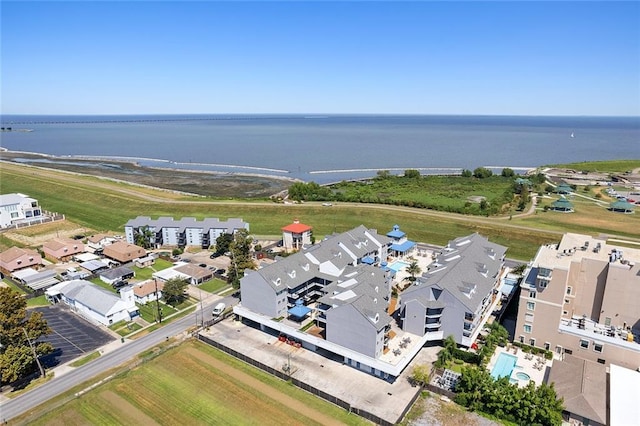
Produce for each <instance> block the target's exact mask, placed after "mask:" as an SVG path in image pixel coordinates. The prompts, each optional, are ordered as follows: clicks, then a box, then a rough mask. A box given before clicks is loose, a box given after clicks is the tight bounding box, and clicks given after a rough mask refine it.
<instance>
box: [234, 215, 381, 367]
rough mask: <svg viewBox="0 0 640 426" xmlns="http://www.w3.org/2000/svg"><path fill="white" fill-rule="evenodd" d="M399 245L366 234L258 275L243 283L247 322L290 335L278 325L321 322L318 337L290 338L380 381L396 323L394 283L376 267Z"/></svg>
mask: <svg viewBox="0 0 640 426" xmlns="http://www.w3.org/2000/svg"><path fill="white" fill-rule="evenodd" d="M390 244H391V240H390V239H389V238H388V237H386V236H384V235H379V234H378V233H377V232H376V231H375V230H373V229H367V228H366V227H364V226H359V227H357V228H355V229H352V230H350V231H347V232H345V233H342V234H337V235H333V236H331V237H329V238H327V239H325V240H324V241H321V242H319V243H317V244H316V245H313V246H311V247H307V248H305V249H303V250H302V251H300V252H298V253H295V254H293V255H291V256H289V257H286V258H282V259H279V260H277V261H276V262H275V263H273V264H271V265H268V266H266V267H264V268H262V269H259V270H257V271H247V274H246V275H245V276H244V278H242V280H241V285H240V289H241V293H242V297H241V300H242V304H241V305H239V306H236V307H235V308H234V312H235V313H236V314H238V315H239V316H241V317H243V318H245V319H249V320H252V321H254V322H257V323H259V324H260V326H261V328H262V329H271V330H283V328H284V327H285V324H283V323H281V322H280V321H278V320H277V319H282V318H286V319H287V320H293V321H298V322H301V321H303V320H305V319H308V318H309V317H311V318H313V322H314V326H315V331H314V332H313V333H312V334H306V333H299V332H297V331H296V330H297V328H299V327H297V328H291V329H290V330H289V331H288V333H287V334H289V335H292V336H295V337H296V338H299V339H300V340H301V341H302V345H303V346H305V347H306V348H309V349H312V350H317V349H318V348H322V349H324V350H327V351H330V352H332V353H335V354H339V355H342V356H343V357H344V359H345V363H347V364H349V365H352V366H354V367H356V368H360V369H363V370H365V371H367V372H370V373H372V374H375V375H378V376H381V377H382V376H384V375H385V373H387V372H388V371H385V369H384V367H382V366H380V365H378V364H377V363H376V360H377V359H378V358H380V357H381V356H382V354H383V352H384V351H385V349H386V346H387V342H388V339H389V331H390V323H391V321H392V318H391V317H390V316H389V314H388V313H387V308H388V305H389V298H390V296H391V275H390V272H389V270H388V269H387V268H382V267H380V266H373V265H371V264H367V263H365V262H363V259H365V258H366V259H368V260H373V261H374V263H375V264H376V265H380V264H381V262H382V261H385V260H386V259H387V255H388V249H389V245H390Z"/></svg>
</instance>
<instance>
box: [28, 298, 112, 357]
mask: <svg viewBox="0 0 640 426" xmlns="http://www.w3.org/2000/svg"><path fill="white" fill-rule="evenodd" d="M35 310H37V311H38V312H42V314H43V315H44V317H45V319H46V320H47V323H48V324H49V327H50V328H51V330H52V332H51V334H49V335H48V336H47V337H46V338H42V339H40V340H39V341H45V342H49V343H51V344H52V345H53V348H54V349H55V350H54V352H53V353H52V354H50V355H47V356H46V357H44V358H43V362H44V363H45V366H46V367H47V368H51V367H55V366H56V365H60V364H64V363H66V362H69V361H71V360H72V359H74V358H77V357H79V356H82V355H84V354H89V353H91V352H92V351H94V350H95V349H96V348H99V347H100V346H103V345H105V344H107V343H109V342H111V341H113V340H115V337H114V336H112V335H111V334H110V333H109V332H107V331H105V330H102V329H100V328H99V327H98V326H95V325H93V324H91V323H90V322H88V321H86V320H84V319H83V318H81V317H80V316H78V315H76V314H74V313H72V312H69V311H68V310H66V309H64V308H63V307H62V306H56V305H54V306H45V307H40V308H35Z"/></svg>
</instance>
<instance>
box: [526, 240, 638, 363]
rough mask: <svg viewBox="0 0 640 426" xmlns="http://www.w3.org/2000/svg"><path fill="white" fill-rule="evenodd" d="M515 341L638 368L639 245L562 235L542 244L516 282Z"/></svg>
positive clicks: (559, 352) (560, 353)
mask: <svg viewBox="0 0 640 426" xmlns="http://www.w3.org/2000/svg"><path fill="white" fill-rule="evenodd" d="M514 340H516V341H520V342H522V343H526V344H529V345H533V346H537V347H541V348H545V349H548V350H551V351H554V352H555V353H556V355H558V356H560V357H562V356H563V355H564V354H572V355H573V356H577V357H580V358H583V359H587V360H590V361H595V362H599V363H601V364H605V365H609V364H610V363H614V364H618V365H621V366H624V367H627V368H630V369H633V370H635V369H637V368H639V367H640V249H632V248H627V247H621V246H615V245H612V244H609V243H607V241H605V240H601V239H597V238H594V237H591V236H588V235H580V234H571V233H568V234H565V235H564V236H563V238H562V240H561V241H560V243H559V244H553V245H545V246H542V247H540V249H539V250H538V253H537V254H536V257H535V258H534V260H533V261H532V262H531V263H530V264H529V267H528V268H527V271H526V272H525V278H524V279H523V281H522V283H521V285H520V300H519V305H518V320H517V323H516V329H515V336H514Z"/></svg>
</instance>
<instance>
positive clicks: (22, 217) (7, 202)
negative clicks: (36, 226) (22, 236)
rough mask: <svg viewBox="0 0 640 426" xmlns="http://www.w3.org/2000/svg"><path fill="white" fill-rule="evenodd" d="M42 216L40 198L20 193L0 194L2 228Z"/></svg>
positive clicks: (0, 223) (0, 226) (0, 224)
mask: <svg viewBox="0 0 640 426" xmlns="http://www.w3.org/2000/svg"><path fill="white" fill-rule="evenodd" d="M41 217H42V209H40V206H39V205H38V200H36V199H34V198H30V197H28V196H27V195H24V194H19V193H15V194H4V195H0V228H6V227H8V226H11V225H13V224H15V223H18V222H28V221H29V220H33V219H40V218H41Z"/></svg>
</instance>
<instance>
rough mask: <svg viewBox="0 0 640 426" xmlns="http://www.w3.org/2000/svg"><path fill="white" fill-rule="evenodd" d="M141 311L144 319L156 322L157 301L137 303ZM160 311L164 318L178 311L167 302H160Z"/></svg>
mask: <svg viewBox="0 0 640 426" xmlns="http://www.w3.org/2000/svg"><path fill="white" fill-rule="evenodd" d="M137 306H138V309H139V311H140V316H141V317H142V319H143V320H145V321H146V322H148V323H154V322H156V317H157V316H158V308H157V307H156V303H155V302H149V303H147V304H146V305H137ZM160 312H161V315H162V318H166V317H168V316H169V315H171V314H174V313H176V310H175V309H173V308H172V307H171V306H169V305H167V304H166V303H163V302H160Z"/></svg>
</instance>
